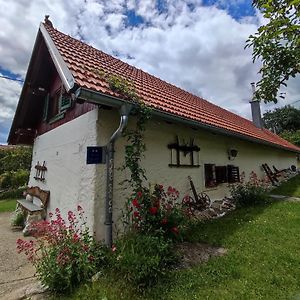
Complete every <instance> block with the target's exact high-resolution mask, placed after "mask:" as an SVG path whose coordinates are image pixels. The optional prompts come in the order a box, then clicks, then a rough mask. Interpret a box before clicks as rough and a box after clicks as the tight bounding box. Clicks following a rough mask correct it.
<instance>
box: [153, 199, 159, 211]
mask: <svg viewBox="0 0 300 300" xmlns="http://www.w3.org/2000/svg"><path fill="white" fill-rule="evenodd" d="M159 200H160V199H156V200H155V202H154V204H153V205H154V206H155V207H157V208H158V209H159V207H160V201H159Z"/></svg>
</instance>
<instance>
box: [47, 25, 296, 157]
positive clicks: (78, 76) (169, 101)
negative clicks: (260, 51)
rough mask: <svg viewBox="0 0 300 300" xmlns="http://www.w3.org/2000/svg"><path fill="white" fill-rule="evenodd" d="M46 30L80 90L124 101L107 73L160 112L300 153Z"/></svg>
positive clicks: (197, 99) (268, 134)
mask: <svg viewBox="0 0 300 300" xmlns="http://www.w3.org/2000/svg"><path fill="white" fill-rule="evenodd" d="M45 28H46V29H47V31H48V33H49V35H50V36H51V38H52V40H53V42H54V44H55V46H56V47H57V49H58V51H59V53H60V54H61V56H62V57H63V59H64V60H65V62H66V64H67V65H68V67H69V69H70V71H71V72H72V74H73V76H74V78H75V81H76V83H77V84H78V86H80V87H83V88H87V89H90V90H93V91H97V92H100V93H103V94H105V95H109V96H115V97H118V98H122V96H121V95H119V94H118V93H115V92H113V91H112V90H111V89H110V88H109V85H108V83H107V82H106V80H105V79H104V78H103V76H102V77H101V74H98V73H97V70H103V71H105V72H106V73H110V74H114V75H118V76H122V77H123V78H126V79H127V80H130V81H132V83H133V84H134V86H135V89H136V91H137V94H138V95H139V96H140V98H142V99H143V101H144V102H145V103H146V104H147V105H149V106H150V107H152V108H154V109H156V110H159V111H162V112H166V113H169V114H172V115H176V116H178V117H181V118H184V119H189V120H193V121H197V122H199V123H202V124H205V125H210V126H213V127H217V128H221V129H225V130H228V131H229V132H232V133H237V134H241V135H243V136H246V137H249V138H254V139H258V140H261V141H264V142H268V143H271V144H274V145H277V146H281V147H284V148H287V149H290V150H293V151H300V148H299V147H297V146H295V145H293V144H291V143H289V142H287V141H286V140H284V139H282V138H280V137H279V136H277V135H275V134H273V133H271V132H270V131H268V130H266V129H259V128H257V127H256V126H255V125H254V124H253V123H252V122H251V121H249V120H247V119H245V118H242V117H240V116H238V115H236V114H234V113H232V112H230V111H228V110H225V109H223V108H221V107H219V106H217V105H214V104H212V103H210V102H208V101H206V100H204V99H202V98H200V97H198V96H195V95H193V94H191V93H189V92H186V91H184V90H182V89H180V88H178V87H176V86H174V85H172V84H170V83H167V82H165V81H163V80H161V79H159V78H157V77H155V76H152V75H150V74H148V73H146V72H144V71H142V70H140V69H137V68H135V67H133V66H131V65H129V64H127V63H125V62H122V61H121V60H119V59H117V58H114V57H112V56H110V55H108V54H106V53H104V52H102V51H100V50H97V49H95V48H93V47H92V46H89V45H87V44H85V43H83V42H81V41H79V40H76V39H74V38H72V37H70V36H68V35H65V34H63V33H61V32H59V31H58V30H56V29H54V28H53V27H51V26H47V25H45ZM249 109H250V108H249Z"/></svg>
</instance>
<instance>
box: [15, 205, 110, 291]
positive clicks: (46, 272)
mask: <svg viewBox="0 0 300 300" xmlns="http://www.w3.org/2000/svg"><path fill="white" fill-rule="evenodd" d="M78 214H79V217H77V216H76V215H75V214H74V213H73V212H71V211H69V212H68V223H69V225H66V222H65V220H63V218H62V216H61V214H60V211H59V209H56V211H55V218H54V217H53V215H52V214H50V221H41V222H37V223H34V224H32V227H31V232H32V234H33V235H34V237H36V240H35V241H27V240H21V239H19V240H18V241H17V249H18V252H19V253H20V252H24V253H25V254H26V255H27V258H28V259H29V261H30V262H32V263H33V265H34V266H35V268H36V272H37V276H38V278H39V280H40V281H41V283H42V284H43V285H44V286H47V287H48V288H49V289H50V290H51V291H54V292H59V293H62V292H69V291H72V290H73V289H74V288H75V287H76V286H77V285H78V284H79V283H83V282H85V281H87V280H88V279H90V278H91V276H92V275H94V274H95V273H96V272H98V271H100V270H101V269H103V268H104V267H105V266H106V263H107V248H106V247H105V246H102V245H100V244H98V243H97V242H96V241H95V240H94V239H93V237H92V236H91V235H90V233H89V229H88V228H87V227H86V220H85V218H84V216H83V210H82V208H81V207H80V206H78Z"/></svg>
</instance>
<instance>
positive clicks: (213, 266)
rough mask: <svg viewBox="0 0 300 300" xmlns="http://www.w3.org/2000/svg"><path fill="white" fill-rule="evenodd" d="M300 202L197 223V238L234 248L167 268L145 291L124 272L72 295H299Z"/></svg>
mask: <svg viewBox="0 0 300 300" xmlns="http://www.w3.org/2000/svg"><path fill="white" fill-rule="evenodd" d="M299 225H300V203H292V202H284V201H274V202H273V203H269V204H265V205H261V206H256V207H252V208H243V209H239V210H236V211H234V212H232V213H231V214H229V215H227V216H225V217H224V218H220V219H216V220H213V221H211V222H209V223H205V224H197V225H195V226H194V227H193V228H192V229H191V230H190V231H189V233H188V236H189V240H191V241H195V242H196V241H202V242H203V241H204V242H207V243H209V244H212V245H222V246H223V247H225V248H227V249H228V254H227V255H226V256H224V257H218V258H213V259H211V260H210V261H209V262H208V263H206V264H202V265H199V266H197V267H194V268H192V269H188V270H177V271H172V272H170V273H169V274H166V277H165V279H164V280H163V281H161V282H160V283H159V284H158V285H156V286H154V287H152V288H151V289H149V290H147V291H146V292H145V294H144V295H139V294H138V293H137V292H135V291H134V289H133V288H132V287H130V286H129V285H128V284H126V283H124V281H123V280H122V278H118V276H117V275H116V276H107V277H106V278H103V279H102V280H101V281H100V282H97V283H94V284H93V285H86V286H84V287H81V288H80V289H79V290H78V291H77V292H75V293H74V294H73V295H72V296H69V298H66V299H109V300H111V299H131V300H134V299H178V300H179V299H180V300H182V299H222V300H223V299H225V300H226V299H228V300H229V299H230V300H232V299H272V300H274V299H298V298H297V297H300V267H299V266H300V256H299V247H300V242H299V241H300V230H299Z"/></svg>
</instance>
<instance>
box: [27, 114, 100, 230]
mask: <svg viewBox="0 0 300 300" xmlns="http://www.w3.org/2000/svg"><path fill="white" fill-rule="evenodd" d="M97 119H98V109H95V110H93V111H90V112H88V113H86V114H84V115H82V116H80V117H78V118H76V119H74V120H72V121H70V122H68V123H66V124H64V125H62V126H59V127H57V128H55V129H53V130H51V131H49V132H47V133H45V134H43V135H41V136H39V137H37V138H36V139H35V142H34V146H33V158H32V167H31V173H30V180H29V186H39V187H40V188H41V189H44V190H50V201H49V204H48V209H47V212H50V211H52V212H54V210H55V208H56V207H58V208H59V209H60V210H61V212H62V214H63V215H64V216H65V217H66V216H67V212H68V211H69V210H73V211H75V210H76V209H77V205H78V204H79V205H81V206H82V207H83V209H84V210H85V215H86V217H87V219H88V226H89V228H90V230H92V231H94V198H95V181H96V180H97V176H96V166H95V165H87V164H86V149H87V148H86V147H87V146H95V145H97ZM38 161H39V162H40V164H42V163H43V161H45V162H46V167H47V171H46V173H45V179H46V180H45V181H44V182H42V181H39V180H35V179H34V176H35V168H34V166H35V165H36V163H37V162H38Z"/></svg>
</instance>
